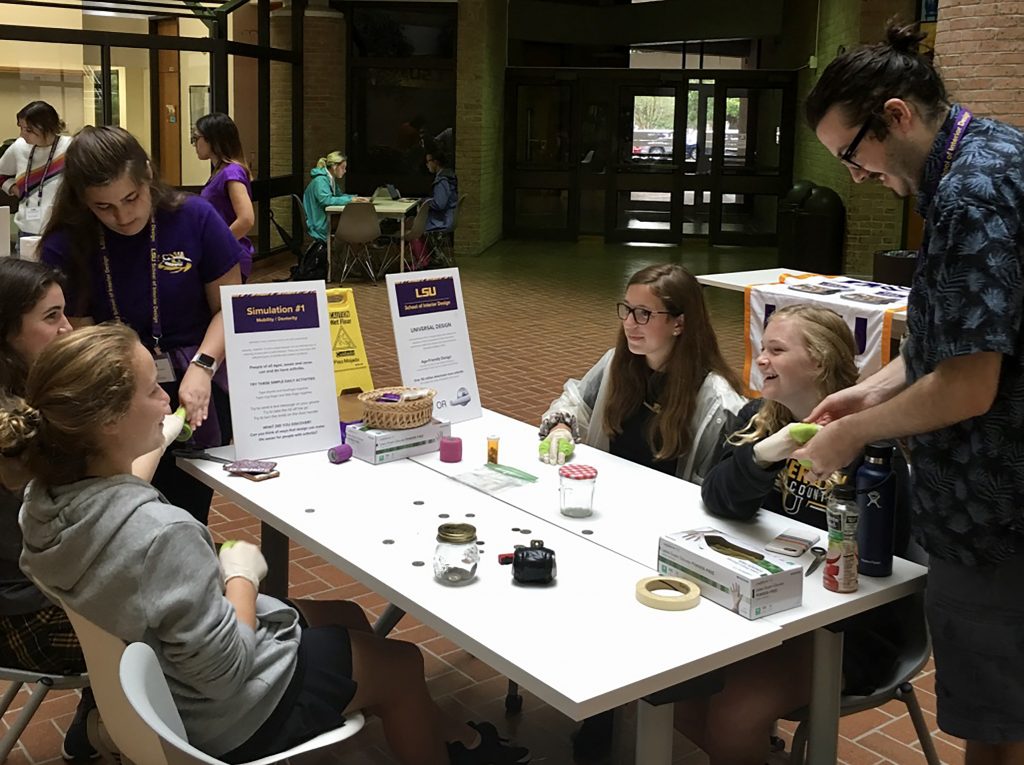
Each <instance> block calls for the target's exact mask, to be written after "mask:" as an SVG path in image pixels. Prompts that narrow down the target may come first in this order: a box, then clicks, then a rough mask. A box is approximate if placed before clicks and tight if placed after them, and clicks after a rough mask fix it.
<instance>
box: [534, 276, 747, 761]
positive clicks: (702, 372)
mask: <svg viewBox="0 0 1024 765" xmlns="http://www.w3.org/2000/svg"><path fill="white" fill-rule="evenodd" d="M616 310H617V312H618V316H619V319H620V320H621V321H622V329H621V331H620V332H619V336H618V340H617V341H616V343H615V347H614V348H612V349H611V350H610V351H608V352H607V353H605V354H604V356H602V357H601V359H600V360H599V361H598V362H597V364H595V365H594V367H593V368H592V369H591V370H590V371H589V372H587V373H586V374H585V375H584V376H583V379H582V380H569V381H568V382H567V383H566V384H565V387H564V390H563V392H562V395H561V396H559V397H558V398H557V399H555V401H553V402H552V404H551V406H550V407H549V408H548V411H547V413H546V414H545V415H544V418H543V420H542V421H541V426H540V437H541V439H542V440H541V444H540V457H541V459H542V460H543V461H545V462H549V463H556V464H557V463H562V462H564V461H565V460H567V459H569V457H571V456H572V451H573V447H574V444H575V443H576V442H577V441H583V442H584V443H586V444H588V445H589V446H593V447H596V448H598V449H601V450H602V451H606V452H610V453H611V454H614V455H616V456H618V457H622V458H623V459H627V460H629V461H630V462H635V463H636V464H638V465H643V466H645V467H649V468H653V469H654V470H660V471H661V472H663V473H671V474H673V475H675V476H677V477H679V478H682V479H683V480H685V481H692V482H694V483H698V484H699V483H701V482H702V481H703V478H704V475H705V474H706V473H707V472H708V471H709V470H710V469H711V467H712V466H713V464H714V461H715V456H716V454H717V451H718V448H719V445H720V444H721V441H722V439H723V437H724V433H723V428H725V427H726V426H727V424H728V423H729V422H730V421H731V420H732V415H735V414H736V413H737V412H739V410H740V409H742V408H743V406H744V404H746V403H747V400H746V399H745V398H744V397H743V396H742V395H740V393H739V390H740V381H739V378H738V377H737V375H736V373H735V372H734V371H733V370H732V369H731V368H730V367H729V365H728V364H727V363H726V362H725V359H724V358H722V354H721V351H719V348H718V338H717V337H716V336H715V331H714V329H713V328H712V327H711V320H710V318H709V317H708V312H707V308H706V307H705V305H704V296H703V294H702V293H701V288H700V285H699V284H698V283H697V280H696V279H694V278H693V275H692V274H691V273H690V272H689V271H687V270H686V269H685V268H683V267H682V266H677V265H670V264H663V265H654V266H648V267H647V268H644V269H642V270H640V271H637V272H636V273H635V274H633V276H632V277H630V280H629V283H628V284H627V285H626V294H625V296H624V297H623V299H622V301H621V302H619V303H617V304H616ZM612 715H613V711H609V712H605V713H602V714H600V715H596V716H594V717H590V718H588V719H587V720H585V721H584V723H583V726H582V727H581V728H580V729H579V731H578V732H577V733H576V734H575V736H574V737H573V757H574V759H575V760H577V761H590V760H594V759H600V758H601V757H603V756H605V755H606V754H607V752H608V750H609V748H610V746H611V737H612Z"/></svg>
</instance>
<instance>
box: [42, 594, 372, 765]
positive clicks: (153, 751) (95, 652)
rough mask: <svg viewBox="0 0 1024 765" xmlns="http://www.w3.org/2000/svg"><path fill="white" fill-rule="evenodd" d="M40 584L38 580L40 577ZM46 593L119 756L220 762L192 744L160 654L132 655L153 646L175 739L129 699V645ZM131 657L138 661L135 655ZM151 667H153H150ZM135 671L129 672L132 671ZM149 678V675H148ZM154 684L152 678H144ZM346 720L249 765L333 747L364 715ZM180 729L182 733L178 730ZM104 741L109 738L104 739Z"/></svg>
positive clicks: (148, 764)
mask: <svg viewBox="0 0 1024 765" xmlns="http://www.w3.org/2000/svg"><path fill="white" fill-rule="evenodd" d="M36 585H37V586H38V585H39V583H38V582H36ZM40 589H41V590H43V592H44V593H46V595H47V596H48V597H49V598H50V599H51V600H53V601H54V602H57V603H60V606H61V608H63V609H64V613H66V614H67V615H68V619H70V620H71V625H72V626H73V627H74V628H75V634H76V635H78V642H79V643H80V644H81V646H82V653H83V654H84V655H85V665H86V667H88V669H89V680H90V685H91V687H92V690H93V694H94V695H95V697H96V706H97V708H98V709H99V713H100V718H101V720H102V727H103V731H102V736H106V737H109V739H110V740H111V741H112V742H113V744H114V746H115V747H116V748H117V751H118V754H119V759H120V761H121V762H122V763H124V762H125V760H127V761H129V762H131V763H133V764H134V765H195V764H196V763H204V765H222V764H221V761H220V760H217V759H215V758H213V757H210V756H209V755H207V754H204V753H203V752H200V751H199V750H198V749H196V748H195V747H193V746H190V745H189V743H188V741H187V739H185V733H184V728H183V727H182V724H181V718H180V717H179V716H178V710H177V709H176V708H175V707H174V703H173V701H171V695H170V690H169V689H168V688H167V681H166V680H165V679H164V676H163V671H162V670H161V669H160V665H159V662H157V659H156V655H155V654H153V651H152V649H151V648H149V647H148V646H145V645H143V644H133V646H135V647H134V650H133V651H132V653H133V654H135V655H137V654H138V652H139V648H138V646H139V645H142V647H143V648H145V649H146V650H148V651H149V653H150V655H151V656H152V666H153V667H155V671H156V674H157V676H158V677H159V680H160V682H161V683H162V684H163V691H164V697H163V701H162V703H161V704H160V705H159V706H157V707H156V708H157V709H159V710H160V712H161V715H160V716H159V720H164V719H170V717H169V715H171V713H172V712H173V720H174V721H176V722H175V723H173V724H172V727H171V728H170V729H169V730H171V731H172V732H173V735H172V738H171V739H169V740H168V739H165V738H164V737H163V733H162V731H163V730H167V725H166V723H160V729H158V728H157V727H155V725H154V724H153V723H154V722H159V720H158V718H157V717H153V716H152V715H153V714H155V713H152V714H150V713H147V714H149V715H150V716H149V717H147V718H144V717H143V715H142V712H143V711H144V710H146V709H148V708H149V706H152V705H151V704H150V705H140V706H138V707H137V706H136V704H141V702H140V699H139V697H138V696H133V697H132V699H131V700H129V698H128V695H127V687H126V686H122V677H124V673H125V669H124V666H125V665H124V658H123V657H124V655H125V654H126V653H127V650H128V648H129V646H126V645H125V643H124V641H123V640H121V638H119V637H117V636H116V635H112V634H111V633H109V632H107V631H106V630H104V629H103V628H101V627H99V626H97V625H96V624H93V623H92V622H91V621H89V620H88V619H86V618H85V617H84V616H82V615H81V614H79V613H78V612H77V611H75V610H74V609H71V608H68V606H67V604H66V603H64V602H62V601H60V599H59V598H58V597H57V596H56V594H55V593H53V592H52V591H49V590H47V589H44V588H43V587H40ZM133 661H136V662H137V661H139V660H138V659H134V660H133ZM147 672H151V670H147ZM129 674H131V673H129ZM147 677H148V675H147ZM146 682H147V683H150V684H152V683H153V682H155V681H154V680H152V679H149V680H147V681H146ZM343 722H344V724H343V725H340V726H339V727H337V728H335V729H334V730H331V731H327V732H326V733H322V734H320V735H319V736H317V737H316V738H313V739H310V740H309V741H307V742H305V743H304V744H301V745H299V746H297V747H294V748H292V749H290V750H288V751H286V752H281V753H280V754H277V755H275V756H273V757H267V758H264V759H261V760H257V761H255V762H253V763H247V765H263V763H270V762H279V761H281V760H286V759H288V758H289V757H292V756H294V755H296V754H299V753H301V752H307V751H311V750H313V749H319V748H321V747H325V746H329V745H330V744H334V743H336V742H338V741H343V740H344V739H346V738H349V737H350V736H353V735H355V734H356V733H358V732H359V730H360V729H361V728H362V727H363V722H364V720H363V716H362V715H361V714H359V713H355V714H352V715H350V716H349V717H346V718H345V719H344V721H343ZM179 732H180V733H179ZM98 743H101V744H105V743H106V741H105V740H101V741H100V742H98Z"/></svg>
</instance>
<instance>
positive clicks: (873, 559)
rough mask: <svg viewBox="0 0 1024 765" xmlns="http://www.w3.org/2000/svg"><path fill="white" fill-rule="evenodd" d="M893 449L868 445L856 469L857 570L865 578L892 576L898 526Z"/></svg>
mask: <svg viewBox="0 0 1024 765" xmlns="http://www.w3.org/2000/svg"><path fill="white" fill-rule="evenodd" d="M892 455H893V445H892V444H891V443H884V442H882V443H874V444H868V446H867V447H866V448H865V450H864V461H863V462H862V463H861V466H860V467H859V468H857V479H856V480H857V505H858V507H859V508H860V524H859V525H858V527H857V548H858V551H859V553H860V563H859V564H858V565H857V570H858V571H859V572H860V573H862V574H864V575H865V576H889V575H890V574H892V549H893V534H894V531H895V526H896V476H895V475H893V472H892Z"/></svg>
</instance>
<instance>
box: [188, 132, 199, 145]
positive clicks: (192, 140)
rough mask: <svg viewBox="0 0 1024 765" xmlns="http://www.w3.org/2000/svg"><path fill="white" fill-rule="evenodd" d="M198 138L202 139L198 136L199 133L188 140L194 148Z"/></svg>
mask: <svg viewBox="0 0 1024 765" xmlns="http://www.w3.org/2000/svg"><path fill="white" fill-rule="evenodd" d="M200 138H202V135H200V134H199V133H193V134H192V137H191V138H190V139H189V143H191V144H192V145H193V146H195V145H196V143H197V142H198V141H199V139H200Z"/></svg>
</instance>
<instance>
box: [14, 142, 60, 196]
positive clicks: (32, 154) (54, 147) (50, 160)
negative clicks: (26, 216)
mask: <svg viewBox="0 0 1024 765" xmlns="http://www.w3.org/2000/svg"><path fill="white" fill-rule="evenodd" d="M59 142H60V136H57V137H56V138H54V139H53V143H52V144H50V156H48V157H47V158H46V166H45V167H44V168H43V177H42V178H40V179H39V185H38V186H37V187H36V188H38V189H39V195H38V198H37V200H36V207H42V206H43V184H44V183H46V175H47V173H49V172H50V165H51V164H53V155H54V154H56V153H57V144H58V143H59ZM35 156H36V146H35V144H33V145H32V150H31V151H29V153H28V169H27V170H26V171H25V191H24V192H23V196H26V197H27V196H28V182H29V176H30V175H32V160H33V159H34V158H35Z"/></svg>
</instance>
